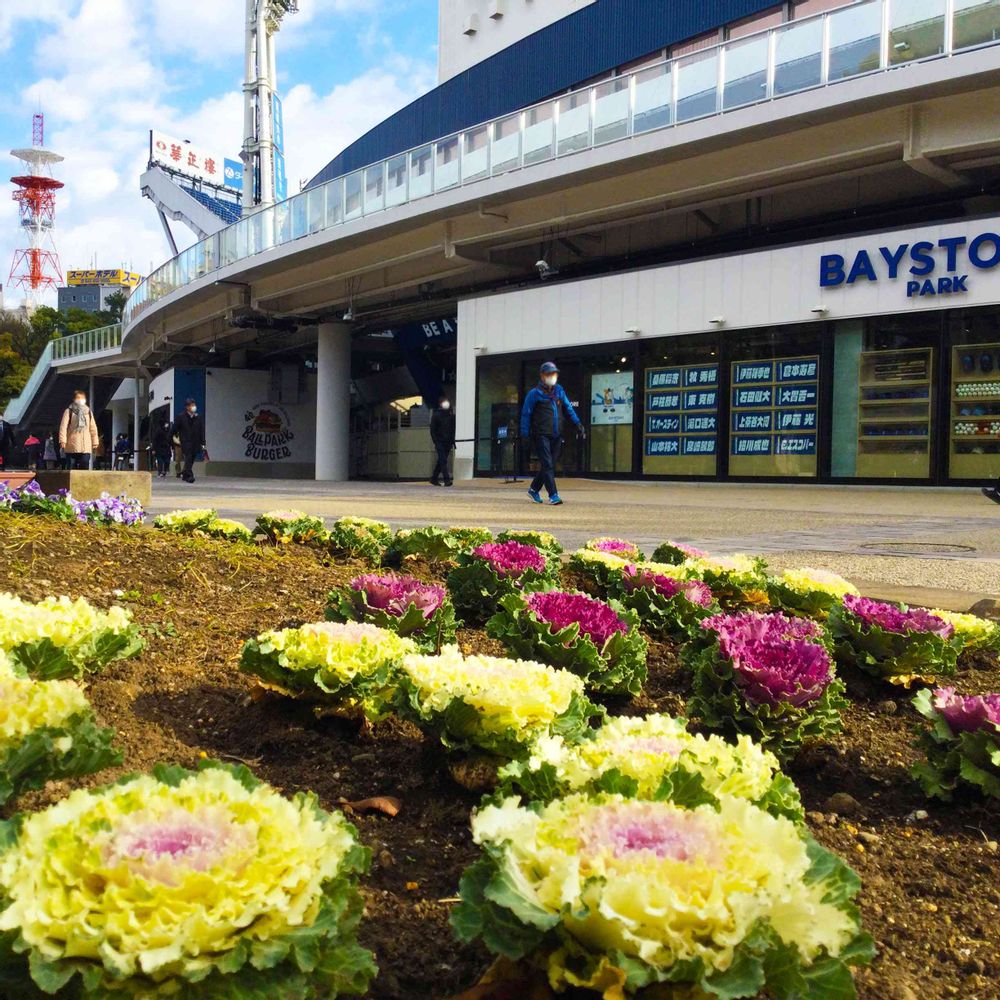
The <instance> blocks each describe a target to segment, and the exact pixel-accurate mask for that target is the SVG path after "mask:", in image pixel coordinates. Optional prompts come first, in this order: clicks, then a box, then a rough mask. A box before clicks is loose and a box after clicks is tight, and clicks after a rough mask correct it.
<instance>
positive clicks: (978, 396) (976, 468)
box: [948, 309, 1000, 481]
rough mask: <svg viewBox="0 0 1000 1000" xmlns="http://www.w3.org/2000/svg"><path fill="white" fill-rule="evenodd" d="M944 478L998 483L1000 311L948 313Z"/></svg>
mask: <svg viewBox="0 0 1000 1000" xmlns="http://www.w3.org/2000/svg"><path fill="white" fill-rule="evenodd" d="M948 333H949V341H950V345H951V393H950V399H949V403H948V412H949V414H950V418H951V419H950V421H949V424H950V426H949V429H948V435H949V452H948V475H949V476H950V477H951V478H952V479H976V480H980V481H982V480H995V479H997V478H1000V310H996V309H976V310H971V309H970V310H965V311H962V312H956V313H952V314H951V317H950V320H949V331H948Z"/></svg>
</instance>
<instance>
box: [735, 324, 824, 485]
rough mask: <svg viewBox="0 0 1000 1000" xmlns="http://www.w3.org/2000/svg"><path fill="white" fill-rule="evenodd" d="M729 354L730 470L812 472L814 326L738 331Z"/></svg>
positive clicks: (816, 401) (816, 379)
mask: <svg viewBox="0 0 1000 1000" xmlns="http://www.w3.org/2000/svg"><path fill="white" fill-rule="evenodd" d="M730 357H731V358H732V360H731V362H730V366H729V367H730V373H729V377H730V385H731V388H730V397H731V398H730V401H729V402H730V416H729V420H730V427H729V474H730V475H731V476H781V477H799V478H810V477H815V475H816V473H817V456H818V452H819V412H820V410H819V407H820V398H819V383H820V331H819V328H818V326H816V325H815V324H813V325H810V326H802V327H792V328H787V327H783V328H781V329H780V330H753V331H748V332H740V333H737V334H735V335H734V337H733V340H732V342H731V345H730Z"/></svg>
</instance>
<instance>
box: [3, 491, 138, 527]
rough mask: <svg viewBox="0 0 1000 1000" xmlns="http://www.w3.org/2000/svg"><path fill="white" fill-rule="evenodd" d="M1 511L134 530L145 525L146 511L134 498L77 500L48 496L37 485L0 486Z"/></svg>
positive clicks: (106, 496) (105, 495)
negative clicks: (131, 528)
mask: <svg viewBox="0 0 1000 1000" xmlns="http://www.w3.org/2000/svg"><path fill="white" fill-rule="evenodd" d="M0 510H10V511H13V512H14V513H18V514H42V515H46V516H48V517H55V518H58V519H59V520H60V521H73V520H76V521H83V522H85V523H87V524H103V525H111V524H121V525H124V526H126V527H132V526H134V525H137V524H142V522H143V521H144V520H145V517H146V512H145V510H143V508H142V504H141V503H139V501H138V500H136V499H135V498H134V497H127V496H125V495H122V496H117V497H113V496H111V495H110V494H109V493H102V494H101V495H100V496H99V497H97V498H96V499H94V500H74V499H73V497H72V496H71V495H70V494H69V493H68V492H67V491H66V490H60V491H59V492H58V493H51V494H48V495H46V493H45V491H44V490H43V489H42V488H41V487H40V486H39V485H38V483H37V482H35V481H34V480H31V482H28V483H25V484H24V485H23V486H20V487H16V488H14V489H11V488H9V487H8V486H7V484H6V483H0Z"/></svg>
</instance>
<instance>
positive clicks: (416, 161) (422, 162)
mask: <svg viewBox="0 0 1000 1000" xmlns="http://www.w3.org/2000/svg"><path fill="white" fill-rule="evenodd" d="M431 153H432V147H430V146H421V147H420V149H414V150H411V152H410V200H411V201H412V200H413V199H414V198H425V197H426V196H427V195H429V194H432V193H433V188H432V186H431V181H432V174H433V172H434V157H433V156H432V155H431Z"/></svg>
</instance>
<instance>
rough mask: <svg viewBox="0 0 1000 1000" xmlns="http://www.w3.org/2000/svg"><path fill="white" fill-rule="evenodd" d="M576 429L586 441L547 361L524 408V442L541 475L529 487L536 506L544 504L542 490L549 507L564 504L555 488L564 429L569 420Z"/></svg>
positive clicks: (529, 492) (525, 398) (577, 418)
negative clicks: (529, 449)
mask: <svg viewBox="0 0 1000 1000" xmlns="http://www.w3.org/2000/svg"><path fill="white" fill-rule="evenodd" d="M567 419H568V420H570V421H571V422H572V423H573V424H574V425H575V426H576V432H577V434H579V435H580V437H582V438H585V437H586V436H587V432H586V431H585V430H584V428H583V424H581V423H580V418H579V417H578V416H577V415H576V410H574V409H573V404H572V403H571V402H570V401H569V396H567V395H566V391H565V390H564V389H563V387H562V386H561V385H559V369H558V368H557V367H556V365H555V364H554V363H553V362H551V361H546V362H545V363H544V364H543V365H542V366H541V368H540V369H539V371H538V385H536V386H535V388H534V389H532V390H531V391H530V392H529V393H528V395H527V396H525V397H524V406H523V407H522V408H521V438H522V440H529V439H530V441H531V446H532V448H534V449H535V454H536V455H537V456H538V466H539V468H538V474H537V475H536V476H535V478H534V479H533V480H532V481H531V486H529V487H528V496H529V497H531V499H532V501H533V502H534V503H542V497H541V493H540V490H541V488H542V487H543V486H544V487H545V491H546V492H547V493H548V495H549V503H550V504H561V503H562V498H561V497H560V496H559V490H558V489H557V488H556V462H558V461H559V452H560V451H561V449H562V428H563V426H564V425H565V422H566V420H567Z"/></svg>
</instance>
